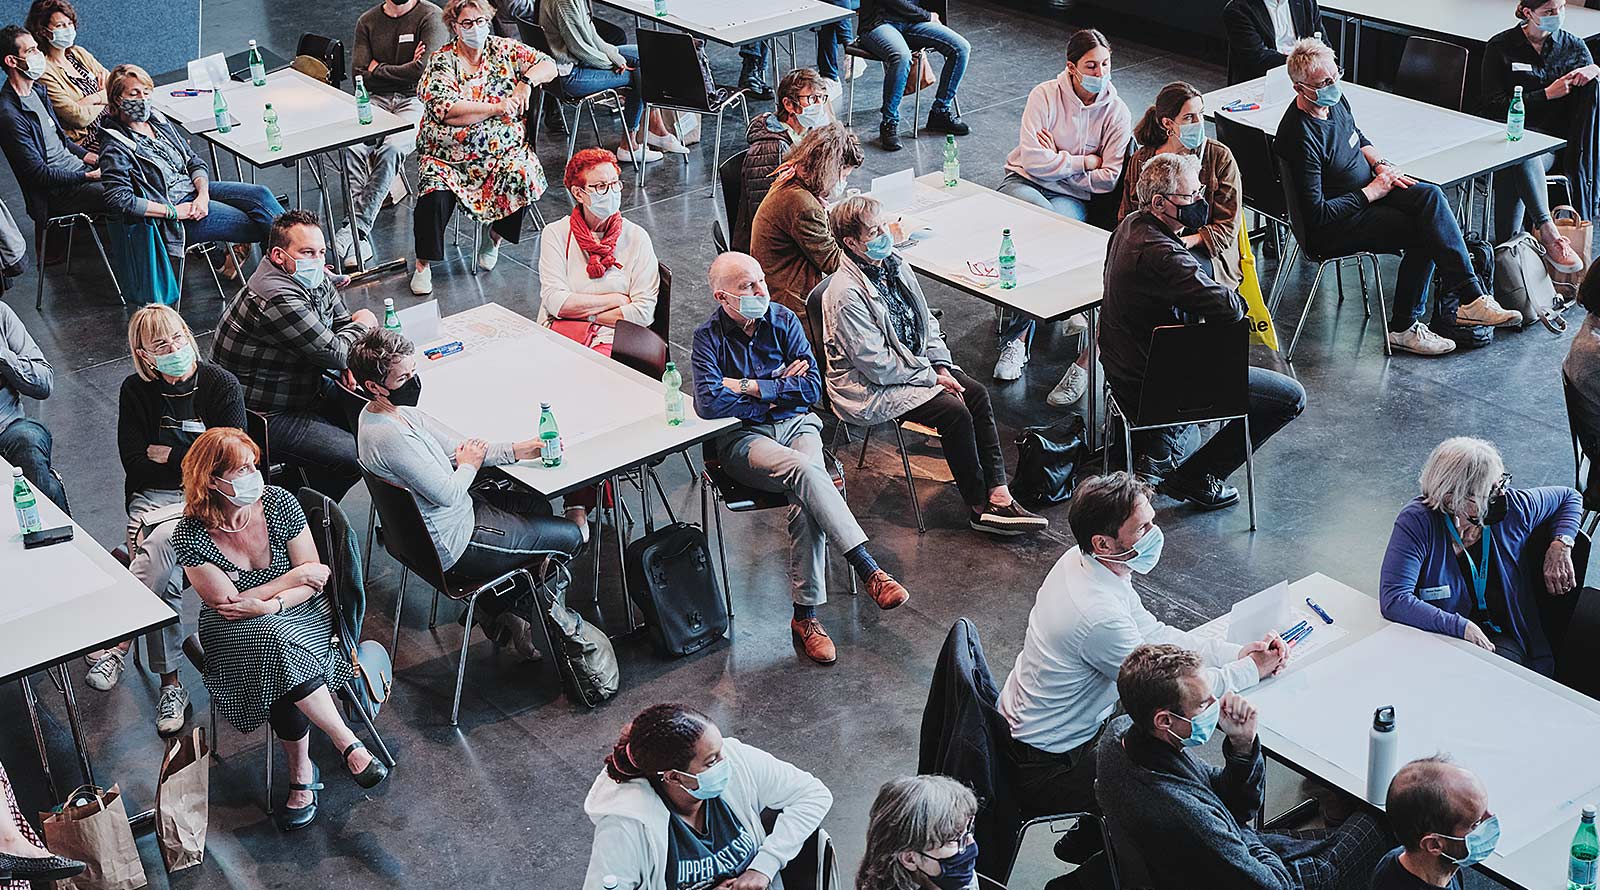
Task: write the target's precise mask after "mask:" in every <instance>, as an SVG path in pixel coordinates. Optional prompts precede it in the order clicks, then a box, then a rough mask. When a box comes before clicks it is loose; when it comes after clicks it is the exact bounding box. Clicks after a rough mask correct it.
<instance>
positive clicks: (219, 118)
mask: <svg viewBox="0 0 1600 890" xmlns="http://www.w3.org/2000/svg"><path fill="white" fill-rule="evenodd" d="M211 116H212V117H214V118H216V122H217V132H218V133H226V132H228V131H229V130H232V129H233V124H232V123H230V122H229V120H228V100H227V99H226V98H224V97H223V95H222V87H220V86H219V87H216V88H214V89H213V90H212V91H211Z"/></svg>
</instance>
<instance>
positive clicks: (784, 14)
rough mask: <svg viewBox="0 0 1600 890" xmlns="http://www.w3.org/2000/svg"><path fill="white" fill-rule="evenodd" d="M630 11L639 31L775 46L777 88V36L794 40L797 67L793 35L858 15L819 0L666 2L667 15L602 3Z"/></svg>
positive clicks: (623, 2) (632, 0) (631, 1)
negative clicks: (656, 29)
mask: <svg viewBox="0 0 1600 890" xmlns="http://www.w3.org/2000/svg"><path fill="white" fill-rule="evenodd" d="M599 2H600V3H602V4H604V5H606V6H609V7H611V8H612V9H616V10H620V11H622V12H626V13H629V14H631V15H632V16H633V19H634V25H635V26H636V27H639V28H642V27H644V23H645V22H657V23H659V24H664V25H669V26H671V27H673V28H676V29H678V30H680V31H686V32H688V33H690V34H693V35H694V36H696V37H699V38H702V39H705V40H710V41H713V42H715V43H721V44H726V45H728V46H743V45H745V44H747V43H766V42H769V41H770V42H771V43H772V52H771V56H772V58H771V63H770V64H771V66H772V84H773V86H774V87H776V86H777V83H778V53H777V49H778V45H777V44H778V38H779V37H784V36H787V37H788V38H789V65H790V67H793V66H794V60H795V51H794V35H795V33H796V32H798V31H806V30H810V29H811V28H815V27H817V26H818V25H827V24H831V23H833V22H837V21H842V20H844V19H847V18H850V17H851V16H853V15H855V14H856V11H855V10H853V9H845V8H844V7H842V6H835V5H833V4H832V3H820V2H817V0H667V14H666V15H664V16H657V15H656V7H655V0H599Z"/></svg>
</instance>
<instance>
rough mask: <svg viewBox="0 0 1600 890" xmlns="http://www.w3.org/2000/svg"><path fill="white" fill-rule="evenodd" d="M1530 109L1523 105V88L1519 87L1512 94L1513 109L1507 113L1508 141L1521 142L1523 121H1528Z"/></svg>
mask: <svg viewBox="0 0 1600 890" xmlns="http://www.w3.org/2000/svg"><path fill="white" fill-rule="evenodd" d="M1527 117H1528V109H1527V106H1525V105H1523V104H1522V87H1517V88H1516V89H1515V90H1514V91H1513V92H1512V94H1511V108H1510V109H1509V110H1508V111H1506V141H1507V142H1521V141H1522V128H1523V121H1525V120H1527Z"/></svg>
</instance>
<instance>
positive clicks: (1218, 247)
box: [1117, 139, 1244, 290]
mask: <svg viewBox="0 0 1600 890" xmlns="http://www.w3.org/2000/svg"><path fill="white" fill-rule="evenodd" d="M1159 147H1160V146H1141V147H1140V148H1139V150H1138V151H1135V152H1134V153H1133V157H1132V158H1131V159H1130V160H1129V161H1128V163H1129V167H1128V180H1127V188H1125V189H1123V192H1122V208H1121V209H1120V210H1119V211H1118V212H1117V221H1118V222H1120V221H1121V220H1122V218H1123V217H1125V216H1127V215H1128V214H1130V213H1132V212H1134V211H1135V210H1138V209H1139V206H1138V203H1137V199H1136V197H1135V195H1134V188H1133V183H1134V180H1135V179H1137V178H1138V171H1139V170H1140V169H1142V168H1143V167H1144V163H1145V161H1148V160H1150V159H1151V158H1153V157H1155V156H1156V149H1157V148H1159ZM1200 185H1201V186H1202V187H1204V188H1205V190H1206V200H1208V201H1210V202H1211V222H1209V223H1206V225H1205V227H1204V228H1202V229H1201V230H1200V240H1201V241H1203V242H1204V243H1205V246H1206V252H1207V253H1209V254H1211V266H1212V275H1211V277H1212V279H1213V280H1215V281H1216V282H1217V283H1218V284H1220V285H1222V286H1223V287H1230V288H1233V289H1235V290H1237V289H1238V287H1239V284H1240V283H1241V282H1242V281H1244V265H1243V260H1242V259H1241V255H1240V252H1239V210H1240V204H1241V202H1242V200H1243V197H1244V186H1243V185H1241V184H1240V182H1239V165H1238V164H1236V163H1234V160H1233V152H1231V151H1229V150H1228V147H1227V146H1226V145H1223V144H1222V143H1220V142H1218V141H1217V140H1215V139H1207V140H1206V141H1205V145H1204V146H1202V147H1201V151H1200Z"/></svg>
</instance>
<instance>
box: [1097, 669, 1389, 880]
mask: <svg viewBox="0 0 1600 890" xmlns="http://www.w3.org/2000/svg"><path fill="white" fill-rule="evenodd" d="M1203 664H1204V662H1203V661H1202V660H1201V657H1200V655H1199V654H1197V653H1195V652H1190V651H1188V650H1186V649H1184V648H1183V647H1181V646H1175V645H1172V644H1168V643H1160V644H1153V645H1145V646H1140V647H1139V648H1137V649H1135V650H1133V652H1131V653H1129V655H1128V657H1127V660H1125V661H1124V662H1123V663H1122V667H1121V669H1120V670H1119V671H1118V672H1117V693H1118V695H1119V696H1120V697H1121V700H1122V706H1123V708H1124V709H1126V711H1127V713H1126V714H1125V715H1123V716H1120V717H1116V718H1114V719H1113V720H1112V721H1111V723H1110V725H1108V726H1107V727H1106V731H1105V732H1104V733H1103V734H1102V735H1101V737H1100V742H1099V745H1098V750H1097V752H1096V758H1095V759H1096V763H1097V765H1098V770H1099V773H1098V778H1097V780H1096V783H1095V796H1096V798H1097V799H1098V800H1099V803H1100V808H1101V811H1102V812H1103V813H1104V814H1105V816H1106V819H1107V820H1109V821H1111V822H1112V823H1113V824H1115V825H1116V826H1117V827H1118V828H1119V837H1121V838H1125V839H1127V840H1128V841H1129V842H1131V845H1132V846H1133V847H1134V848H1135V850H1136V851H1137V853H1138V854H1139V856H1140V858H1141V859H1143V860H1144V863H1145V866H1146V868H1147V869H1148V871H1149V873H1150V880H1151V886H1154V887H1161V888H1170V887H1228V888H1234V890H1349V888H1354V887H1366V886H1367V880H1368V879H1369V878H1370V876H1371V875H1372V870H1373V868H1374V866H1376V865H1377V864H1378V860H1379V859H1380V858H1382V856H1383V855H1384V853H1385V852H1386V851H1388V849H1389V848H1390V847H1391V846H1393V838H1392V836H1391V835H1390V834H1389V832H1388V831H1387V830H1385V829H1384V827H1383V826H1382V824H1381V823H1379V822H1378V820H1377V818H1376V817H1374V816H1373V815H1372V814H1370V813H1367V812H1357V813H1355V814H1354V815H1352V816H1350V817H1349V818H1348V819H1345V820H1344V822H1342V823H1340V824H1339V826H1338V827H1336V828H1320V829H1307V830H1301V831H1284V832H1267V831H1258V830H1256V829H1255V828H1254V827H1253V822H1254V819H1255V817H1256V814H1257V813H1258V812H1259V810H1260V809H1261V806H1262V800H1263V795H1264V792H1265V788H1266V763H1265V761H1264V760H1263V759H1262V755H1261V740H1260V739H1259V738H1257V737H1256V709H1255V706H1254V705H1252V704H1250V703H1249V702H1248V701H1245V700H1244V699H1243V698H1241V697H1239V696H1238V695H1236V694H1234V693H1231V692H1230V693H1228V694H1226V695H1221V696H1219V695H1217V694H1216V692H1215V691H1214V689H1213V687H1212V685H1211V683H1210V682H1209V681H1208V680H1207V679H1206V677H1205V674H1204V672H1203ZM1218 735H1221V736H1222V737H1223V742H1222V752H1221V753H1222V758H1221V759H1222V766H1220V767H1217V766H1212V765H1211V764H1210V763H1209V762H1207V760H1203V759H1201V758H1200V757H1197V756H1196V755H1195V749H1197V748H1200V747H1202V746H1204V745H1206V744H1207V743H1208V742H1210V741H1211V740H1212V739H1213V738H1215V737H1216V736H1218ZM1121 843H1122V842H1121V841H1120V840H1119V849H1120V845H1121Z"/></svg>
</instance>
